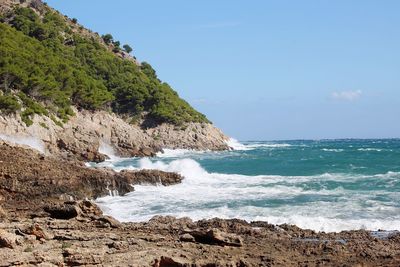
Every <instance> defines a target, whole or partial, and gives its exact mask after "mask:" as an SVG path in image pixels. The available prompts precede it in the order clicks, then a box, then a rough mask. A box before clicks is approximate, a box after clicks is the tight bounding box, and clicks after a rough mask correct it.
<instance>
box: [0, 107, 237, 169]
mask: <svg viewBox="0 0 400 267" xmlns="http://www.w3.org/2000/svg"><path fill="white" fill-rule="evenodd" d="M75 112H76V115H75V116H73V117H71V118H70V120H69V121H68V122H67V123H65V124H63V125H62V126H60V125H59V124H57V123H55V122H54V121H53V120H51V119H50V118H48V117H46V116H35V117H34V119H33V121H34V124H33V125H31V126H29V127H27V126H26V125H25V124H24V123H23V122H22V121H21V119H20V117H19V116H18V115H12V116H0V139H5V138H4V137H10V138H12V139H13V140H17V141H18V139H21V140H23V139H26V138H35V139H36V140H38V142H41V143H42V144H43V147H44V151H45V152H46V154H51V155H60V156H62V157H63V158H75V159H78V160H85V161H96V162H99V161H103V160H104V159H105V158H106V155H105V154H113V153H114V154H115V155H118V156H122V157H132V156H153V155H155V153H156V152H158V151H161V150H162V149H163V148H169V149H175V148H185V149H196V150H224V149H228V148H229V147H228V146H227V144H226V141H227V140H228V137H227V136H225V135H224V134H223V133H222V132H221V131H220V130H219V129H217V128H216V127H214V126H213V125H212V124H207V123H189V124H186V125H184V126H175V125H171V124H161V125H158V126H156V127H153V128H148V129H145V128H141V127H140V126H139V125H134V124H130V123H128V122H127V121H125V120H123V119H122V118H120V117H118V116H116V115H115V114H111V113H107V112H104V111H100V112H89V111H82V112H78V111H77V110H75ZM2 137H3V138H2Z"/></svg>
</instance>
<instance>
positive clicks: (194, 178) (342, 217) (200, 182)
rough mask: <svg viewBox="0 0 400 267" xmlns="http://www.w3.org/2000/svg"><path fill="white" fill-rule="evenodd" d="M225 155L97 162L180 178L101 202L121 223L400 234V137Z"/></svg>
mask: <svg viewBox="0 0 400 267" xmlns="http://www.w3.org/2000/svg"><path fill="white" fill-rule="evenodd" d="M230 145H231V146H232V147H234V148H235V150H232V151H224V152H194V151H187V150H165V152H164V153H160V154H159V155H158V156H157V157H155V158H144V159H137V158H131V159H120V158H115V157H114V158H113V159H112V160H110V161H107V162H105V163H101V164H99V165H100V166H108V167H112V168H114V169H116V170H122V169H143V168H144V169H146V168H147V169H160V170H165V171H174V172H178V173H180V174H182V175H183V176H184V177H185V179H184V180H183V183H182V184H179V185H174V186H169V187H163V186H156V187H154V186H146V185H144V186H135V192H132V193H130V194H128V195H126V196H122V197H121V196H113V197H112V196H108V197H105V198H101V199H98V200H97V201H98V203H99V205H100V206H101V207H102V209H103V210H104V211H105V212H106V213H108V214H110V215H112V216H115V217H116V218H118V219H120V220H122V221H144V220H148V219H150V218H151V217H152V216H154V215H173V216H177V217H182V216H188V217H191V218H193V219H196V220H197V219H203V218H212V217H221V218H242V219H246V220H249V221H252V220H263V221H268V222H270V223H275V224H281V223H292V224H296V225H298V226H300V227H303V228H310V229H314V230H317V231H340V230H350V229H359V228H364V229H369V230H378V229H385V230H400V139H390V140H389V139H387V140H317V141H275V142H242V143H239V142H235V141H231V142H230Z"/></svg>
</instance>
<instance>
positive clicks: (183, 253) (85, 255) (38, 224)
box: [0, 143, 400, 266]
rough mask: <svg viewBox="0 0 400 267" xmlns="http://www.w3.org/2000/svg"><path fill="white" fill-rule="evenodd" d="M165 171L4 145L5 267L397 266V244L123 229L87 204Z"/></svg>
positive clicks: (247, 229) (172, 228)
mask: <svg viewBox="0 0 400 267" xmlns="http://www.w3.org/2000/svg"><path fill="white" fill-rule="evenodd" d="M181 179H182V177H181V176H179V175H177V174H173V173H166V172H159V171H139V172H132V171H125V172H121V173H116V172H114V171H112V170H108V169H90V168H87V167H85V166H84V165H83V164H82V163H80V162H77V161H60V160H59V159H57V158H52V157H46V156H43V155H41V154H39V153H37V152H34V151H32V150H29V149H24V148H19V147H12V146H10V145H8V144H5V143H1V144H0V197H1V200H0V266H16V265H20V266H78V265H82V266H399V264H400V234H399V233H391V234H387V235H382V233H380V234H381V235H371V233H369V232H367V231H362V230H360V231H348V232H341V233H316V232H314V231H310V230H303V229H300V228H298V227H296V226H291V225H280V226H276V225H271V224H268V223H266V222H251V223H248V222H245V221H242V220H222V219H213V220H203V221H197V222H193V221H191V220H190V219H189V218H182V219H176V218H173V217H154V218H153V219H151V220H150V221H148V222H144V223H120V222H118V221H116V220H115V219H113V218H112V217H109V216H105V215H104V214H103V213H102V211H101V210H100V209H99V208H98V207H97V206H96V205H95V204H94V203H93V202H92V201H90V200H85V199H86V198H88V199H93V198H96V197H99V196H104V195H107V194H109V192H110V191H114V192H118V193H119V194H125V193H127V192H130V191H132V190H134V188H133V187H132V184H133V185H134V184H142V183H148V184H154V185H160V186H162V185H164V186H167V185H171V184H175V183H179V182H180V181H181Z"/></svg>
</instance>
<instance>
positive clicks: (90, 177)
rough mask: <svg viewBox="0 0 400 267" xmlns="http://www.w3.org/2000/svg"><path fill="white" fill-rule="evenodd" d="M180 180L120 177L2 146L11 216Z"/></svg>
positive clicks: (1, 193)
mask: <svg viewBox="0 0 400 267" xmlns="http://www.w3.org/2000/svg"><path fill="white" fill-rule="evenodd" d="M181 180H182V177H181V176H180V175H178V174H175V173H167V172H162V171H157V170H154V171H153V170H142V171H122V172H120V173H117V172H114V171H113V170H110V169H94V168H88V167H86V166H85V165H84V164H82V163H81V162H78V161H61V160H59V159H57V158H53V157H47V156H43V155H41V154H40V153H38V152H36V151H34V150H29V149H23V148H20V147H13V146H10V145H8V144H6V143H3V144H1V142H0V207H3V208H4V209H5V211H4V212H5V213H6V212H7V213H8V214H11V215H12V214H15V212H27V213H29V212H30V213H35V212H36V211H37V210H41V209H42V208H43V206H45V205H46V202H47V201H48V202H49V203H52V202H57V201H63V200H74V199H84V198H96V197H100V196H105V195H109V194H111V193H112V194H120V195H123V194H126V193H128V192H131V191H133V189H134V188H133V186H132V185H134V184H153V185H171V184H176V183H180V182H181ZM49 211H50V212H51V209H49ZM74 212H76V211H74V210H73V209H70V208H69V207H68V206H66V207H65V210H64V211H63V214H64V216H66V217H73V216H72V215H73V214H74ZM60 214H61V213H60ZM0 218H1V215H0Z"/></svg>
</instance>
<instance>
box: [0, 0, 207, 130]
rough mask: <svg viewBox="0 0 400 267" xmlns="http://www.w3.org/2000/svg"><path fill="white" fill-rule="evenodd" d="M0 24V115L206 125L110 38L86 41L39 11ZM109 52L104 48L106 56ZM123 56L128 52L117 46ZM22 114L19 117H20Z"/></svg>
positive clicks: (20, 12)
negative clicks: (116, 117)
mask: <svg viewBox="0 0 400 267" xmlns="http://www.w3.org/2000/svg"><path fill="white" fill-rule="evenodd" d="M0 19H1V23H0V41H1V42H0V110H1V111H2V112H3V113H13V112H21V116H22V118H23V119H24V121H25V123H27V124H28V125H29V124H31V120H30V118H31V115H33V114H39V115H45V116H52V115H53V114H54V115H56V116H57V117H59V118H60V119H61V120H63V121H64V122H65V121H67V120H68V118H69V116H71V115H73V110H72V109H71V106H76V107H77V108H78V109H87V110H101V109H102V110H111V111H114V112H116V113H119V114H124V115H127V116H130V117H138V116H141V115H142V114H146V119H148V120H151V121H153V122H156V123H161V122H169V123H174V124H182V123H185V122H208V120H207V119H206V117H205V116H204V115H203V114H201V113H199V112H197V111H196V110H194V109H193V108H192V107H191V106H190V105H189V104H188V103H187V102H186V101H184V100H183V99H181V98H180V97H179V96H178V94H177V93H176V92H175V91H174V90H173V89H172V88H171V87H170V86H169V85H168V84H167V83H163V82H161V81H160V80H159V79H158V78H157V75H156V72H155V71H154V69H153V68H152V67H151V66H150V64H148V63H145V62H144V63H142V64H141V65H138V64H137V63H136V62H135V61H134V60H127V59H122V58H120V57H118V56H117V55H116V54H115V53H119V52H120V51H121V48H120V43H119V42H118V41H115V40H114V39H113V37H112V36H111V35H110V34H106V35H103V36H102V37H103V40H104V43H103V42H102V41H101V38H100V37H98V38H95V36H89V37H88V36H86V35H84V34H81V32H79V30H77V26H76V23H77V21H76V20H73V21H69V20H68V19H66V18H65V17H63V16H61V15H60V14H58V13H57V12H55V11H53V10H52V9H50V8H48V7H46V8H45V11H44V12H43V13H42V14H40V15H38V14H37V13H36V12H34V11H33V10H32V9H30V8H22V7H17V8H15V9H14V10H13V11H12V12H10V13H8V14H3V15H2V17H1V18H0ZM110 48H111V49H110ZM124 50H125V51H126V52H127V53H130V52H131V51H132V48H131V47H130V46H129V45H124ZM20 110H22V111H20Z"/></svg>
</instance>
